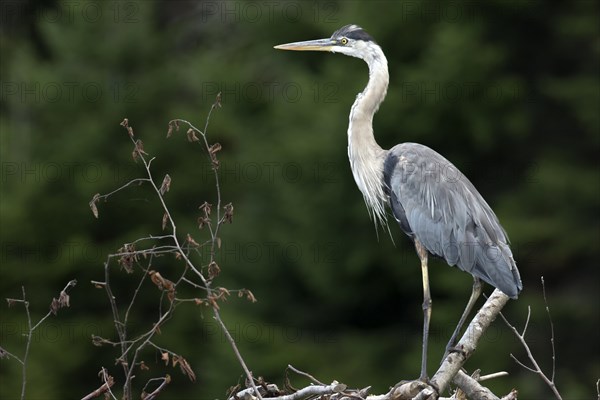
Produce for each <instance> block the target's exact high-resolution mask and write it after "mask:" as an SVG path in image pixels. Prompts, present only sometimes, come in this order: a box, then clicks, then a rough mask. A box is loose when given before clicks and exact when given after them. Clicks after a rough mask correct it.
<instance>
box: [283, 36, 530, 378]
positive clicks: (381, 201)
mask: <svg viewBox="0 0 600 400" xmlns="http://www.w3.org/2000/svg"><path fill="white" fill-rule="evenodd" d="M275 48H276V49H281V50H308V51H310V50H312V51H329V52H332V53H342V54H345V55H347V56H352V57H357V58H360V59H362V60H364V61H365V62H366V63H367V65H368V66H369V82H368V83H367V87H366V88H365V90H363V91H362V92H361V93H359V94H358V95H357V96H356V100H355V101H354V104H353V105H352V108H351V110H350V122H349V125H348V157H349V159H350V166H351V168H352V174H353V175H354V180H355V181H356V184H357V185H358V188H359V189H360V191H361V192H362V194H363V197H364V199H365V203H366V205H367V209H368V211H369V213H370V215H371V216H372V218H373V219H374V221H375V224H377V223H379V224H380V225H381V226H384V227H385V226H386V225H387V215H386V210H385V205H386V204H387V205H389V206H390V208H391V210H392V214H393V215H394V217H395V218H396V220H397V221H398V223H399V224H400V228H401V229H402V231H404V233H406V234H407V235H408V236H409V237H410V238H411V239H412V240H413V241H414V244H415V248H416V251H417V254H418V256H419V258H420V260H421V272H422V276H423V349H422V350H423V352H422V361H421V375H420V378H419V379H421V380H423V381H426V380H427V379H428V377H427V342H428V335H429V321H430V319H431V296H430V293H429V273H428V270H427V257H428V254H429V253H430V254H432V255H435V256H439V257H442V258H444V259H445V260H446V262H447V263H448V264H449V265H451V266H454V265H456V266H457V267H458V268H460V269H461V270H463V271H466V272H468V273H470V274H471V275H473V279H474V282H473V290H472V293H471V297H470V298H469V301H468V303H467V307H466V308H465V311H464V312H463V314H462V316H461V319H460V321H459V323H458V325H457V327H456V329H455V331H454V333H453V335H452V338H451V339H450V342H449V344H448V346H447V348H446V351H448V350H449V348H450V347H451V346H452V345H453V344H454V343H455V340H456V338H457V335H458V333H459V332H460V330H461V327H462V325H463V324H464V322H465V320H466V318H467V317H468V315H469V313H470V312H471V309H472V307H473V305H474V304H475V301H476V300H477V298H478V297H479V295H480V294H481V283H480V279H481V280H483V281H485V282H487V283H489V284H490V285H492V286H494V287H496V288H498V289H500V290H501V291H502V292H504V293H505V294H506V295H508V296H509V297H511V298H517V295H518V294H519V292H520V291H521V289H522V288H523V285H522V283H521V278H520V276H519V271H518V270H517V266H516V264H515V261H514V259H513V256H512V252H511V250H510V248H509V246H508V237H507V235H506V232H505V231H504V229H503V228H502V226H500V223H499V222H498V218H497V217H496V215H495V214H494V212H493V211H492V209H491V208H490V206H489V205H488V204H487V203H486V201H485V200H484V199H483V197H482V196H481V195H480V194H479V192H478V191H477V189H475V187H474V186H473V184H472V183H471V182H470V181H469V180H468V179H467V178H466V177H465V176H464V175H463V174H462V173H461V172H460V171H459V170H458V169H457V168H456V167H455V166H454V165H452V163H450V162H449V161H448V160H446V159H445V158H444V157H443V156H441V155H440V154H438V153H437V152H435V151H434V150H432V149H430V148H429V147H427V146H424V145H422V144H418V143H401V144H398V145H396V146H394V147H393V148H391V149H390V150H384V149H382V148H381V147H380V146H379V145H378V144H377V142H376V141H375V138H374V136H373V125H372V123H373V115H374V114H375V113H376V112H377V110H378V109H379V105H380V104H381V103H382V102H383V99H384V98H385V95H386V93H387V88H388V83H389V74H388V66H387V59H386V58H385V55H384V54H383V51H382V50H381V47H379V45H378V44H377V43H376V42H375V40H373V38H372V37H371V36H370V35H369V34H368V33H367V32H365V31H364V30H363V29H362V28H361V27H359V26H357V25H346V26H344V27H342V28H341V29H339V30H337V31H335V32H334V33H333V35H332V36H331V37H330V38H328V39H318V40H309V41H304V42H295V43H287V44H282V45H279V46H275Z"/></svg>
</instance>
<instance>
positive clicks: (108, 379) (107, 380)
mask: <svg viewBox="0 0 600 400" xmlns="http://www.w3.org/2000/svg"><path fill="white" fill-rule="evenodd" d="M100 373H101V374H102V375H103V378H104V383H103V384H102V385H101V386H100V387H99V388H98V389H96V390H94V391H93V392H91V393H90V394H88V395H87V396H84V397H82V398H81V400H91V399H95V398H96V397H98V396H100V395H101V394H104V393H106V392H108V391H110V388H111V387H112V385H114V384H115V381H114V379H113V377H112V376H110V375H108V374H107V373H106V370H105V369H104V367H102V370H101V371H100Z"/></svg>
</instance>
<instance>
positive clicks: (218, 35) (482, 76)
mask: <svg viewBox="0 0 600 400" xmlns="http://www.w3.org/2000/svg"><path fill="white" fill-rule="evenodd" d="M267 3H268V4H271V3H269V2H264V3H261V2H256V3H246V2H242V1H239V2H227V3H221V2H196V1H175V2H171V1H166V0H165V1H152V2H150V1H131V2H117V1H115V2H85V1H84V2H66V3H59V2H52V1H46V2H37V3H36V2H31V5H30V6H25V5H22V4H21V3H20V2H3V4H2V5H1V6H0V7H2V11H3V13H2V18H3V20H2V25H3V26H2V28H0V29H2V37H1V38H0V40H1V42H0V43H1V45H2V49H1V52H2V57H1V60H0V63H1V68H2V83H1V85H2V88H1V89H2V91H1V98H0V110H1V112H2V114H1V117H0V130H1V138H0V145H1V149H0V156H1V158H2V160H1V165H2V181H1V199H0V200H1V202H0V212H1V219H2V220H1V225H0V229H1V231H0V244H1V253H0V257H1V259H0V265H1V267H0V268H1V270H0V297H2V298H5V297H17V296H19V295H20V293H21V289H20V288H21V285H24V286H25V287H26V289H27V293H28V298H29V300H30V302H31V310H32V312H33V313H34V316H35V315H37V316H38V318H39V317H40V316H43V315H44V314H45V313H46V312H47V307H48V305H49V304H50V301H51V299H52V297H53V296H56V293H58V291H59V290H60V288H62V287H63V286H64V284H65V282H67V281H68V280H71V279H77V280H78V282H79V284H78V286H77V287H75V288H73V289H72V290H71V292H70V295H71V307H70V308H69V309H63V310H61V312H60V313H59V315H58V316H57V317H52V318H51V319H50V321H49V325H48V328H46V329H42V330H41V332H42V334H41V335H40V337H39V338H38V340H37V341H34V342H33V344H32V349H31V352H32V353H31V355H30V358H31V362H30V365H29V381H30V382H31V384H30V385H29V387H28V393H29V398H32V399H36V398H43V399H60V398H77V396H79V397H82V396H83V395H85V394H87V393H89V392H90V391H92V390H93V389H95V388H97V387H98V386H99V385H100V381H99V380H98V378H97V376H96V374H97V372H98V371H99V370H100V367H101V366H104V367H107V368H109V369H111V372H112V374H113V376H115V378H116V379H117V381H119V378H120V376H119V373H120V371H119V370H118V368H117V367H115V366H114V359H115V357H116V356H118V354H117V353H116V350H115V349H112V348H109V347H100V348H99V347H93V346H92V345H91V340H90V336H91V334H93V333H95V334H101V335H103V336H105V337H111V335H113V333H112V330H113V329H114V328H113V326H112V321H111V315H110V311H109V308H108V307H109V306H108V303H107V301H106V298H105V295H104V293H103V292H102V291H96V290H95V289H93V287H92V285H90V284H89V282H90V280H96V279H101V278H102V273H103V269H102V263H103V262H104V260H105V258H106V255H107V254H108V253H110V252H114V251H115V250H116V249H117V248H119V247H121V246H122V245H123V243H125V242H129V241H132V240H134V239H136V238H137V237H140V236H145V235H148V234H151V233H154V234H159V233H160V231H161V218H162V212H161V210H160V208H159V206H158V205H157V204H156V203H154V202H153V201H154V198H153V197H152V194H151V193H150V189H149V188H147V187H144V186H141V187H132V188H130V189H128V190H126V191H123V192H120V193H119V194H118V195H116V196H115V197H113V198H111V199H110V201H109V202H106V203H105V202H100V203H99V204H98V208H99V219H98V220H96V219H95V218H94V216H93V215H92V213H91V212H90V209H89V206H88V202H89V201H90V199H91V198H92V196H93V195H94V193H98V192H101V193H106V192H108V191H111V190H113V189H115V188H116V187H118V186H120V185H122V184H124V183H126V182H127V181H128V180H130V179H132V178H135V177H140V176H142V175H143V170H142V168H141V167H140V166H139V165H137V164H135V163H134V162H133V161H132V159H131V151H132V148H131V143H130V141H129V139H128V138H127V136H126V133H125V132H124V131H123V128H122V127H120V126H119V122H120V121H121V120H122V119H123V118H124V117H127V118H128V119H129V121H130V123H131V125H132V126H134V129H135V131H136V135H138V136H139V137H140V138H141V139H142V140H143V141H144V148H145V150H146V151H147V152H148V153H149V154H150V155H151V156H155V157H156V160H155V161H154V163H153V171H154V176H155V179H157V180H159V183H160V180H161V179H162V177H163V176H164V174H165V173H168V174H169V175H170V176H171V178H172V183H171V190H170V191H169V193H168V194H167V195H166V198H167V199H168V202H169V206H170V207H171V209H172V211H173V214H174V217H175V218H176V220H178V221H179V222H178V224H179V225H178V228H179V231H180V232H181V233H182V234H185V233H187V232H191V233H193V234H194V235H196V234H198V236H200V235H201V234H200V233H198V232H197V225H196V219H197V217H198V216H199V215H200V212H199V210H198V206H199V205H200V204H202V203H203V202H204V201H205V200H206V201H209V202H212V201H213V198H214V181H213V179H212V175H211V170H210V161H209V159H208V157H207V155H206V154H202V153H200V152H198V149H197V147H195V146H190V145H189V143H188V142H187V139H186V138H185V130H184V131H180V132H178V133H176V134H174V137H172V138H170V139H169V140H167V139H166V138H165V136H166V132H167V123H168V121H170V120H172V119H174V118H183V119H187V120H190V121H193V122H194V123H195V124H196V126H198V127H201V126H203V123H204V119H205V117H206V114H207V113H208V110H209V108H210V105H211V104H212V103H213V101H214V99H215V96H216V94H217V92H219V91H221V92H222V103H223V108H222V109H219V110H218V111H216V112H215V114H214V115H213V117H212V120H211V124H210V126H209V129H208V136H209V139H210V141H211V142H219V143H220V144H221V145H222V147H223V150H222V151H221V152H220V153H219V157H220V162H221V169H220V172H221V176H222V182H221V183H222V193H223V200H224V203H228V202H232V203H233V204H234V207H235V216H234V219H233V224H232V225H226V226H224V228H223V231H222V243H223V245H222V248H221V254H220V256H219V257H220V262H219V266H220V267H221V269H222V271H221V275H220V276H219V278H218V279H219V280H220V281H219V285H220V286H225V287H232V288H235V287H247V288H250V289H252V291H253V292H254V294H255V295H256V297H257V298H258V302H257V303H255V304H253V303H250V302H248V301H244V300H238V299H237V298H236V299H233V298H232V299H231V300H230V301H229V302H228V303H226V304H224V306H223V310H222V314H223V319H224V320H225V321H226V323H227V325H228V326H230V328H231V330H232V334H233V336H234V337H235V338H236V339H238V342H239V346H240V350H241V352H242V354H243V355H244V356H245V359H246V362H247V363H248V364H249V366H250V368H251V369H252V370H253V372H254V373H255V374H256V375H257V376H258V375H261V376H264V377H265V379H267V380H268V381H272V382H274V383H277V384H280V385H281V383H282V382H283V374H284V370H285V366H286V365H287V364H292V365H294V366H296V367H298V368H300V369H303V370H307V371H310V373H311V374H313V375H314V376H316V377H318V378H319V379H321V380H322V381H324V382H330V381H331V380H333V379H337V380H339V381H342V382H344V383H347V384H348V385H350V386H367V385H373V387H374V388H373V392H376V393H380V392H384V391H386V390H387V388H388V387H389V386H390V385H393V384H395V383H396V382H397V381H398V380H399V379H407V378H414V377H416V376H417V373H418V369H419V365H420V341H421V338H420V329H421V318H422V314H421V301H422V300H421V283H420V282H421V277H420V271H419V264H418V258H417V256H416V254H415V253H414V249H413V248H412V246H411V244H410V243H409V240H408V239H407V238H405V237H404V236H403V235H402V233H401V232H400V230H399V229H398V227H396V226H392V227H391V232H392V235H393V237H394V242H395V243H396V245H395V246H394V245H393V243H392V242H391V240H390V239H389V237H388V235H387V233H386V232H383V231H381V232H379V234H378V235H377V234H376V232H375V230H374V227H373V223H372V222H371V221H370V220H369V219H368V215H367V212H366V208H365V206H364V203H363V200H362V197H361V194H360V192H359V191H358V189H357V188H356V186H355V183H354V181H353V178H352V175H351V172H350V169H349V165H348V161H347V155H346V127H347V116H348V113H349V110H350V106H351V104H352V102H353V99H354V96H355V95H356V93H358V92H359V91H360V90H362V88H363V87H364V84H365V83H366V80H367V68H366V66H365V65H364V64H363V63H362V62H361V61H360V60H356V59H351V58H348V57H343V56H341V55H330V54H322V53H321V54H318V53H315V54H312V53H284V52H278V51H276V50H273V48H272V47H273V45H276V44H279V43H286V42H290V41H296V40H308V39H315V38H319V37H327V36H329V35H330V34H331V33H332V32H333V31H335V30H336V29H338V28H339V27H341V26H342V25H345V24H347V23H356V24H359V25H361V26H362V27H363V28H364V29H365V30H366V31H367V32H369V33H370V34H371V35H372V36H373V37H374V38H375V40H376V41H377V42H378V43H379V44H380V45H381V46H382V47H383V49H384V51H385V53H386V55H387V57H388V61H389V68H390V75H391V83H390V88H389V91H388V97H387V100H386V102H385V103H384V104H383V105H382V107H381V110H380V111H379V113H378V114H377V115H376V117H375V121H374V128H375V133H376V136H377V139H378V141H379V143H380V144H381V145H382V146H383V147H385V148H389V147H391V146H393V145H395V144H396V143H399V142H403V141H415V142H420V143H423V144H426V145H428V146H430V147H432V148H433V149H435V150H437V151H438V152H440V153H441V154H443V155H444V156H446V157H447V158H448V159H449V160H451V161H452V162H454V163H455V164H456V165H457V166H458V167H459V168H460V169H461V170H462V171H463V172H464V173H465V175H466V176H468V177H469V179H470V180H471V181H472V182H473V183H474V184H475V186H476V187H477V188H478V189H479V191H480V192H481V193H482V195H483V196H484V197H485V198H486V199H487V201H488V202H489V203H490V205H491V206H492V208H493V209H494V210H495V212H496V214H497V215H498V217H499V219H500V221H501V223H502V224H503V226H504V227H505V229H506V231H507V232H508V234H509V236H510V238H511V241H512V248H513V250H514V253H515V258H516V261H517V264H518V265H519V268H520V271H521V274H522V277H523V283H524V286H525V289H524V291H523V293H522V295H521V296H520V298H519V300H518V301H516V302H515V301H511V302H510V303H509V305H508V306H507V308H506V313H505V314H506V315H507V316H508V317H509V319H510V320H511V321H513V322H514V323H515V324H516V325H517V326H518V327H520V326H521V325H522V323H523V321H524V319H525V317H526V315H527V306H528V305H531V307H532V321H531V326H530V332H529V338H530V340H531V347H532V349H533V351H534V353H535V354H536V355H538V361H539V362H540V364H541V365H542V366H543V368H544V369H545V370H546V371H550V369H551V360H550V354H551V353H550V330H549V327H548V321H547V318H546V314H545V309H544V304H543V299H542V292H541V285H540V276H542V275H543V276H544V278H545V282H546V290H547V293H548V296H549V305H550V307H551V311H552V315H553V318H554V326H555V331H556V332H555V335H556V351H557V371H556V382H557V385H558V387H559V389H560V390H561V391H562V393H563V396H564V397H565V398H569V399H584V398H591V397H592V396H593V395H594V392H595V388H594V386H595V381H596V379H597V378H598V376H599V375H600V364H599V363H598V357H597V354H598V352H599V351H600V348H599V347H598V343H600V342H599V341H598V340H597V338H598V334H599V321H598V304H599V301H598V300H599V298H598V293H599V289H600V288H599V282H600V280H599V279H598V272H597V271H598V268H597V264H598V259H600V235H599V232H600V230H599V228H600V208H599V204H600V185H599V184H598V182H600V179H599V178H600V176H599V171H598V167H599V166H598V154H599V151H600V120H599V114H598V109H600V104H599V94H600V85H599V81H598V72H599V54H598V51H599V50H598V43H599V32H598V26H599V24H598V22H599V21H598V19H599V10H598V4H597V2H593V1H582V0H577V1H573V2H550V3H549V4H547V3H546V2H541V1H540V2H529V1H526V2H519V1H490V2H481V3H479V2H471V1H465V2H460V1H455V2H451V3H445V2H437V1H426V2H413V1H398V2H392V1H381V2H376V1H375V2H357V1H351V2H346V1H343V2H325V3H315V2H294V1H292V2H283V3H280V2H274V3H273V5H272V6H269V5H267ZM252 4H253V6H252ZM13 6H14V7H15V9H16V10H17V11H15V13H14V14H13V13H12V11H10V10H12V8H10V7H13ZM69 7H70V8H69ZM69 9H70V10H71V11H68V10H69ZM95 10H96V11H97V12H99V14H95ZM178 266H179V264H177V263H173V262H165V265H163V266H161V268H164V271H167V272H166V273H167V275H166V276H168V270H169V268H178ZM430 271H431V280H432V282H431V285H432V295H433V319H432V331H433V333H432V337H431V339H430V349H431V350H430V359H431V361H430V365H431V367H430V369H433V368H434V366H436V365H437V360H438V359H439V358H440V357H441V355H442V353H443V349H444V346H445V343H446V340H447V338H448V337H449V336H450V334H451V332H452V330H453V328H454V324H455V323H456V321H457V320H458V318H459V316H460V313H461V311H462V308H463V306H464V304H465V302H466V300H467V298H468V295H469V293H470V286H471V278H470V277H469V276H468V275H467V274H464V273H461V272H459V271H458V270H456V269H453V268H449V267H448V266H446V265H445V264H444V263H443V262H439V261H436V262H432V265H431V269H430ZM161 273H162V270H161ZM115 277H122V278H123V282H121V283H119V284H118V285H119V288H120V289H122V290H125V289H127V288H128V287H129V285H130V283H128V282H127V281H126V279H128V277H127V276H125V275H124V274H123V275H119V272H118V267H116V266H115ZM115 279H116V278H115ZM486 289H487V292H490V291H491V290H490V288H489V287H487V288H486ZM149 292H151V291H150V290H149ZM146 299H147V300H146ZM152 299H153V297H152V296H151V295H150V294H149V295H148V296H147V297H143V298H141V300H140V302H141V303H140V309H139V314H138V315H136V319H137V320H139V321H140V323H141V322H143V321H144V320H147V319H148V318H151V317H152V318H153V317H154V316H155V313H156V304H155V303H154V302H152V301H151V300H152ZM0 312H1V314H0V315H1V322H0V346H2V347H5V348H7V349H9V350H10V351H12V352H14V353H15V354H18V355H20V354H21V353H20V352H21V351H22V348H23V343H24V342H23V339H22V337H21V336H20V333H22V330H23V329H24V325H23V324H24V322H23V321H24V315H23V313H22V310H20V309H18V308H11V309H9V308H7V305H6V303H1V304H0ZM204 314H205V315H202V314H201V308H199V307H195V306H191V305H190V306H182V307H180V308H179V309H178V310H177V313H176V314H175V318H174V319H173V321H172V322H170V325H169V329H165V331H164V333H163V336H164V337H163V338H162V340H163V341H164V343H165V344H166V345H168V346H170V347H172V350H173V351H176V352H177V353H179V354H182V355H184V356H185V357H186V358H187V359H188V361H189V362H190V364H191V365H192V367H193V368H194V370H195V373H196V376H197V381H196V382H195V383H190V382H189V381H188V379H187V378H186V377H185V376H183V375H182V374H180V373H179V371H178V370H174V369H172V368H170V367H168V368H165V367H164V363H162V361H161V360H160V354H151V353H149V354H148V355H147V357H146V358H145V359H144V361H145V363H146V364H147V365H149V366H150V367H151V370H150V371H147V376H142V375H140V376H139V378H138V379H139V382H143V381H145V379H147V378H149V377H152V376H156V375H160V374H161V373H162V374H164V373H169V374H171V376H172V377H173V382H172V383H171V385H170V386H169V387H168V388H167V391H166V394H165V398H181V399H183V398H223V397H224V396H225V391H226V389H227V388H228V387H229V386H231V385H234V384H236V383H237V382H238V380H239V381H240V382H242V383H243V378H242V370H241V368H240V367H239V364H238V363H237V361H236V360H235V357H234V355H233V353H232V351H231V349H230V347H229V345H228V344H227V343H226V340H225V338H224V336H223V335H222V334H221V333H220V332H219V330H218V327H217V325H216V323H214V321H213V320H212V319H211V318H210V313H206V312H204ZM494 328H495V329H494V330H492V331H490V333H489V335H488V336H487V341H484V343H482V345H481V348H480V349H479V350H478V352H477V353H476V354H475V356H474V357H473V358H472V359H471V360H469V361H468V363H467V368H469V369H470V370H473V369H475V368H481V369H482V373H483V374H486V373H492V372H496V371H499V370H507V371H509V372H510V374H511V375H510V377H508V378H501V379H498V380H496V381H494V382H491V383H490V387H491V388H492V389H493V390H494V391H495V392H496V393H498V394H505V393H508V391H509V390H510V389H512V388H513V387H516V388H518V389H519V392H520V394H521V396H522V397H523V398H549V396H550V392H549V390H548V388H546V387H545V386H544V385H543V383H542V382H541V381H540V380H538V378H537V377H536V376H534V375H533V374H531V373H530V372H527V371H525V370H523V369H522V368H520V367H518V366H517V365H515V363H514V362H513V361H512V360H511V359H510V358H509V354H510V353H513V354H515V355H516V356H518V357H519V358H520V359H521V360H525V358H524V352H523V349H522V348H521V347H520V346H519V344H518V343H517V342H516V339H515V338H514V337H512V336H511V334H510V332H509V331H508V330H507V329H506V327H505V326H503V324H502V322H501V321H496V322H495V324H494ZM432 372H433V371H432V370H431V371H430V373H432ZM19 377H20V374H19V370H18V366H17V364H16V363H15V362H12V361H10V360H8V361H7V360H2V361H1V364H0V397H2V398H6V399H9V398H10V399H12V398H15V396H16V393H18V392H19V388H20V378H19ZM74 377H76V379H75V378H74ZM138 384H139V383H138ZM117 385H119V383H117Z"/></svg>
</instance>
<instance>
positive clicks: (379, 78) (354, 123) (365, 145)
mask: <svg viewBox="0 0 600 400" xmlns="http://www.w3.org/2000/svg"><path fill="white" fill-rule="evenodd" d="M378 50H379V49H378ZM365 61H366V62H367V64H368V65H369V83H368V84H367V87H366V88H365V90H363V91H362V92H361V93H359V94H358V95H357V96H356V100H355V101H354V104H353V105H352V109H351V111H350V123H349V125H348V157H349V158H350V166H351V168H352V174H353V175H354V180H355V181H356V184H357V185H358V188H359V189H360V191H361V192H362V194H363V197H364V199H365V203H366V205H367V209H368V210H369V214H370V215H371V216H372V218H373V220H374V221H375V224H376V225H377V223H379V224H381V225H382V226H385V225H386V214H385V204H386V196H385V193H384V190H383V162H384V159H385V155H386V153H387V151H386V150H383V149H382V148H381V147H379V145H378V144H377V142H376V141H375V137H374V136H373V115H374V114H375V113H376V112H377V110H378V109H379V105H380V104H381V102H383V99H384V98H385V95H386V93H387V87H388V83H389V73H388V67H387V60H386V58H385V56H384V55H383V52H382V51H381V50H379V51H378V52H376V53H375V54H374V56H373V57H369V58H368V59H366V60H365Z"/></svg>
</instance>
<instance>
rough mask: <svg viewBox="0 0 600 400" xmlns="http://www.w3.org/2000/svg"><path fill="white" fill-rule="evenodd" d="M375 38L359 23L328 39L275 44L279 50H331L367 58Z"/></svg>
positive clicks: (337, 32)
mask: <svg viewBox="0 0 600 400" xmlns="http://www.w3.org/2000/svg"><path fill="white" fill-rule="evenodd" d="M373 46H376V47H379V46H377V43H375V40H374V39H373V38H372V37H371V35H369V34H368V33H367V32H365V31H364V30H363V29H362V28H361V27H360V26H358V25H346V26H344V27H342V28H340V29H338V30H337V31H335V32H334V33H333V35H331V37H330V38H327V39H316V40H307V41H304V42H294V43H286V44H280V45H278V46H275V48H276V49H279V50H295V51H329V52H332V53H342V54H345V55H347V56H352V57H357V58H362V59H367V58H368V57H369V56H370V55H371V54H372V53H373V50H372V49H373Z"/></svg>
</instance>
